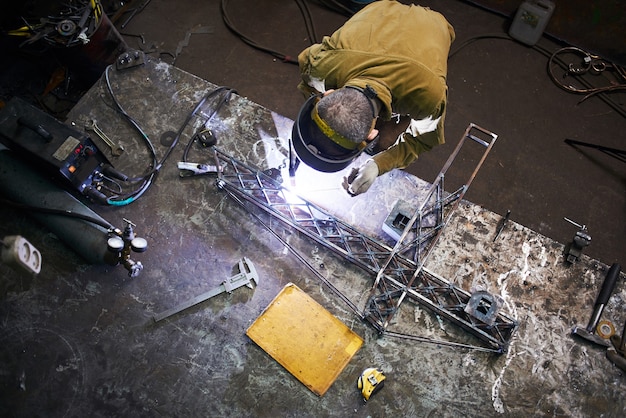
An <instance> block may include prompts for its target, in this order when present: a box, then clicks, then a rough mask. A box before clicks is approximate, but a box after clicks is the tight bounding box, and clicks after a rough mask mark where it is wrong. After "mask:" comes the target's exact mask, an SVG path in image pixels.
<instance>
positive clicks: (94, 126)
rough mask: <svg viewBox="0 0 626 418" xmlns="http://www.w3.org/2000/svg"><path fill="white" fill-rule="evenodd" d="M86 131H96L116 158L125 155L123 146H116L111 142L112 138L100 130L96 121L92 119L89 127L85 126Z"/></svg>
mask: <svg viewBox="0 0 626 418" xmlns="http://www.w3.org/2000/svg"><path fill="white" fill-rule="evenodd" d="M85 129H88V130H90V131H94V132H95V133H96V135H98V136H99V137H100V139H102V140H103V141H104V143H105V144H107V145H108V146H109V148H111V154H112V155H113V156H114V157H119V156H120V155H122V154H123V153H124V147H123V146H121V145H115V143H114V142H113V141H111V138H109V137H108V136H107V135H106V134H105V133H104V132H103V131H102V129H100V127H99V126H98V124H97V123H96V120H95V119H92V120H91V121H90V122H89V123H88V124H87V125H85Z"/></svg>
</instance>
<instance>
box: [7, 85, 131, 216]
mask: <svg viewBox="0 0 626 418" xmlns="http://www.w3.org/2000/svg"><path fill="white" fill-rule="evenodd" d="M0 142H2V143H3V144H4V145H6V146H7V147H8V148H9V149H12V150H13V151H15V152H17V153H18V154H21V155H22V156H23V157H25V158H26V159H28V160H31V161H32V162H33V163H34V164H35V166H36V167H41V168H42V169H44V170H46V171H48V172H51V173H54V175H56V176H57V177H59V178H61V179H63V181H64V182H65V184H66V185H67V186H70V187H71V188H73V189H75V190H77V191H78V192H79V193H80V194H82V195H84V196H86V197H88V198H90V199H92V200H93V201H95V202H97V203H101V204H105V203H106V196H105V195H104V194H103V193H101V192H100V191H99V190H98V187H97V185H98V180H99V177H101V176H102V174H103V173H104V174H106V175H109V176H111V177H115V178H120V177H119V175H120V174H121V173H118V172H117V171H116V170H115V169H114V168H113V166H112V165H111V163H110V162H109V160H108V159H107V158H106V156H105V155H104V154H103V153H102V152H101V151H100V150H99V149H98V147H97V146H96V145H95V143H94V142H93V141H92V139H91V138H90V137H89V136H88V135H86V134H85V133H84V132H82V131H79V130H76V129H73V128H72V127H70V126H67V125H65V124H63V123H61V122H59V121H58V120H56V119H55V118H54V117H52V116H51V115H49V114H47V113H45V112H43V111H42V110H40V109H38V108H36V107H34V106H32V105H31V104H29V103H28V102H26V101H24V100H22V99H20V98H17V97H14V98H12V99H11V100H10V101H9V102H8V103H7V105H6V106H5V107H4V108H3V109H2V110H1V111H0Z"/></svg>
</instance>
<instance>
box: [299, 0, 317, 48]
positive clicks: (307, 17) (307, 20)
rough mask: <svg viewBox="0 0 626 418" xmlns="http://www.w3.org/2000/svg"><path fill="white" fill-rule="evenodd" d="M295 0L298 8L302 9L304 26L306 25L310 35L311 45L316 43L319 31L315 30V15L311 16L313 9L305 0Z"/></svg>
mask: <svg viewBox="0 0 626 418" xmlns="http://www.w3.org/2000/svg"><path fill="white" fill-rule="evenodd" d="M295 1H296V4H297V5H298V8H299V9H300V14H301V15H302V17H303V18H304V26H305V27H306V31H307V34H308V36H309V40H310V42H311V45H312V44H315V43H317V33H316V31H315V23H314V22H313V17H312V16H311V10H310V9H309V6H308V5H307V4H306V2H305V1H304V0H295Z"/></svg>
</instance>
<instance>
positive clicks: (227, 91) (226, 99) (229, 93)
mask: <svg viewBox="0 0 626 418" xmlns="http://www.w3.org/2000/svg"><path fill="white" fill-rule="evenodd" d="M222 91H225V93H224V95H223V96H222V98H221V99H220V101H219V102H218V104H217V106H216V107H215V109H213V112H212V113H211V114H210V115H209V117H208V118H207V120H206V121H205V122H204V126H206V125H207V124H208V123H209V122H210V121H211V120H212V119H213V117H214V116H215V115H216V114H217V113H219V111H220V110H221V108H222V106H224V105H225V104H227V103H228V102H229V101H230V97H231V96H232V94H233V93H237V91H236V90H234V89H231V88H229V87H223V86H222V87H219V88H217V89H215V90H213V91H212V92H210V93H209V94H207V95H206V96H205V97H204V99H202V100H201V101H200V102H199V103H198V104H197V105H196V107H195V108H194V110H193V111H192V112H191V114H190V116H189V118H188V119H187V121H185V124H184V125H187V124H188V123H189V120H191V118H192V117H193V116H194V115H195V114H196V113H197V112H198V110H200V108H201V107H202V106H203V105H204V103H205V102H206V100H208V99H209V98H210V97H212V96H214V95H215V94H217V93H219V92H222ZM180 133H182V131H179V134H177V137H179V136H180ZM193 143H194V138H193V137H192V138H191V140H189V142H188V143H187V145H186V146H185V150H184V151H183V157H182V161H183V162H186V161H187V157H188V155H189V150H190V149H191V145H192V144H193Z"/></svg>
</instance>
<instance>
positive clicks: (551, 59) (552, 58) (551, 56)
mask: <svg viewBox="0 0 626 418" xmlns="http://www.w3.org/2000/svg"><path fill="white" fill-rule="evenodd" d="M482 39H501V40H507V41H513V42H517V41H516V40H515V39H513V38H512V37H511V36H509V35H508V34H505V33H490V34H484V35H478V36H474V37H472V38H469V39H467V40H465V41H464V42H462V43H461V44H460V45H458V46H457V47H455V48H454V50H451V51H450V53H449V55H448V58H452V57H453V56H455V55H456V54H457V53H458V52H459V51H461V50H462V49H463V48H465V47H466V46H468V45H470V44H472V43H474V42H476V41H479V40H482ZM531 49H533V50H534V51H536V52H539V53H540V54H542V55H544V56H545V57H547V58H548V73H549V76H550V77H551V79H552V81H553V82H555V83H556V84H557V85H558V86H559V87H561V88H563V89H564V90H569V91H571V90H570V89H568V88H566V87H564V86H563V85H562V84H561V83H560V82H558V79H557V78H556V77H555V76H554V75H553V74H552V69H551V67H550V64H552V63H557V64H558V65H559V66H561V67H562V68H565V69H567V68H568V64H566V63H565V62H563V61H562V60H561V59H560V58H559V57H558V56H557V55H558V53H559V51H561V50H558V51H556V52H552V51H549V50H548V49H546V48H544V47H542V46H540V45H533V46H532V48H531ZM612 65H614V64H612ZM614 66H615V65H614ZM615 67H616V71H617V73H618V75H620V76H621V77H622V78H624V77H626V71H625V70H624V69H622V68H621V67H618V66H615ZM572 76H575V75H572ZM577 79H578V81H579V82H580V83H581V84H582V85H583V86H585V88H586V89H589V90H584V91H576V92H577V93H584V92H590V93H592V94H593V95H595V94H597V96H598V98H600V99H601V100H602V101H603V102H604V103H606V104H607V105H608V106H609V107H611V108H612V109H613V110H615V111H616V112H617V113H618V114H620V115H621V116H622V117H626V110H625V109H624V108H623V107H622V106H621V105H620V104H619V103H617V102H615V101H614V100H613V99H612V98H610V97H609V96H608V95H607V94H606V93H607V92H609V91H616V90H623V89H626V85H625V84H619V85H617V86H608V87H606V88H601V89H602V91H594V90H593V87H592V86H591V84H590V83H589V82H588V81H586V80H585V79H584V78H582V77H581V76H580V75H579V76H578V77H577ZM587 98H588V97H584V98H583V99H582V100H581V101H579V103H581V102H583V101H584V100H586V99H587Z"/></svg>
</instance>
